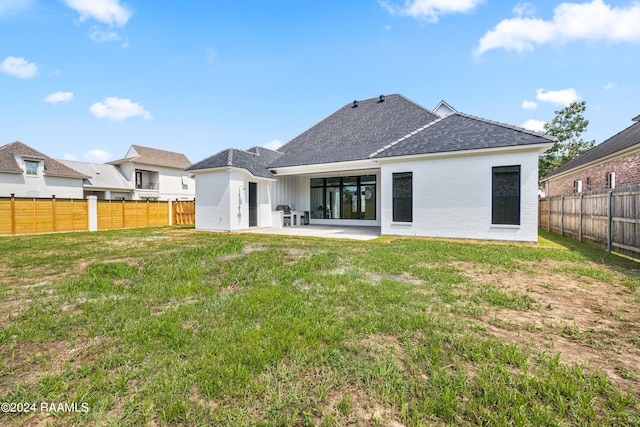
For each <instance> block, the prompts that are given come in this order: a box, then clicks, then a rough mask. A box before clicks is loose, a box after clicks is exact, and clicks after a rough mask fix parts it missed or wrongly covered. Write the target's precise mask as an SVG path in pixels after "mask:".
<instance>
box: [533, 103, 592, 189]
mask: <svg viewBox="0 0 640 427" xmlns="http://www.w3.org/2000/svg"><path fill="white" fill-rule="evenodd" d="M586 109H587V101H580V102H572V103H571V104H569V106H568V107H565V108H563V109H562V110H559V111H555V117H554V118H553V120H551V121H550V122H548V123H545V125H544V130H545V132H546V133H547V134H549V135H551V136H555V137H556V138H558V141H557V142H556V143H555V144H553V146H552V147H551V148H549V149H548V150H547V151H545V152H544V153H542V154H541V155H540V158H539V160H538V169H539V171H540V178H542V177H544V176H546V175H548V174H549V173H551V172H553V171H554V170H556V169H557V168H559V167H560V166H562V165H564V164H565V163H567V162H568V161H569V160H571V159H573V158H574V157H576V156H577V155H578V154H581V153H584V152H585V151H587V150H588V149H590V148H592V147H593V146H594V145H595V140H591V141H584V140H583V139H582V138H581V137H580V136H581V135H582V134H583V133H584V132H585V131H586V130H587V126H588V125H589V120H586V119H585V118H584V116H583V114H584V112H585V110H586Z"/></svg>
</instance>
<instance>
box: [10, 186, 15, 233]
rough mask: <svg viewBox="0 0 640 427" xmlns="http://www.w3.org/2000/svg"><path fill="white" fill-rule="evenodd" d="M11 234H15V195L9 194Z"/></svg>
mask: <svg viewBox="0 0 640 427" xmlns="http://www.w3.org/2000/svg"><path fill="white" fill-rule="evenodd" d="M11 234H16V195H15V194H14V193H11Z"/></svg>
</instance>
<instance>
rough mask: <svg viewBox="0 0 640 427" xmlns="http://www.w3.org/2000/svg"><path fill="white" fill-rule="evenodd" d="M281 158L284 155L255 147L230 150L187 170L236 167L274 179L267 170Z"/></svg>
mask: <svg viewBox="0 0 640 427" xmlns="http://www.w3.org/2000/svg"><path fill="white" fill-rule="evenodd" d="M280 156H282V153H279V152H277V151H273V150H269V149H267V148H264V147H253V148H250V149H248V150H246V151H245V150H238V149H235V148H229V149H227V150H224V151H221V152H219V153H217V154H214V155H213V156H211V157H207V158H206V159H204V160H201V161H199V162H198V163H194V164H193V165H191V166H190V167H188V168H187V169H186V170H187V171H196V170H202V169H216V168H221V167H236V168H240V169H245V170H247V171H249V172H251V174H252V175H253V176H257V177H262V178H270V179H274V178H275V175H274V174H273V173H271V171H269V170H268V169H267V168H268V166H269V164H271V163H272V162H273V161H275V160H276V159H277V158H278V157H280Z"/></svg>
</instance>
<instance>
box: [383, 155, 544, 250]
mask: <svg viewBox="0 0 640 427" xmlns="http://www.w3.org/2000/svg"><path fill="white" fill-rule="evenodd" d="M512 165H520V166H521V172H520V173H521V177H520V178H521V199H520V200H521V205H520V224H521V225H519V226H496V225H492V224H491V200H492V199H491V196H492V195H491V185H492V167H494V166H512ZM397 172H413V222H412V223H393V221H392V203H393V201H392V174H393V173H397ZM380 186H381V187H382V196H381V200H380V202H381V203H380V204H381V206H382V215H381V217H382V218H381V219H382V224H381V233H382V234H394V235H406V236H430V237H453V238H470V239H492V240H517V241H537V240H538V216H537V209H538V196H537V193H538V154H537V152H535V151H527V152H523V151H519V152H505V153H500V154H478V155H468V156H455V157H447V158H429V159H426V160H415V161H405V162H393V163H385V164H384V165H383V166H382V179H381V184H380Z"/></svg>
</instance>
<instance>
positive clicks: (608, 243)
mask: <svg viewBox="0 0 640 427" xmlns="http://www.w3.org/2000/svg"><path fill="white" fill-rule="evenodd" d="M612 199H613V191H609V194H608V200H607V205H608V208H607V216H608V218H607V219H608V221H607V251H609V252H611V228H612V227H611V224H612V222H613V213H612V212H611V207H612V204H613V203H612Z"/></svg>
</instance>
